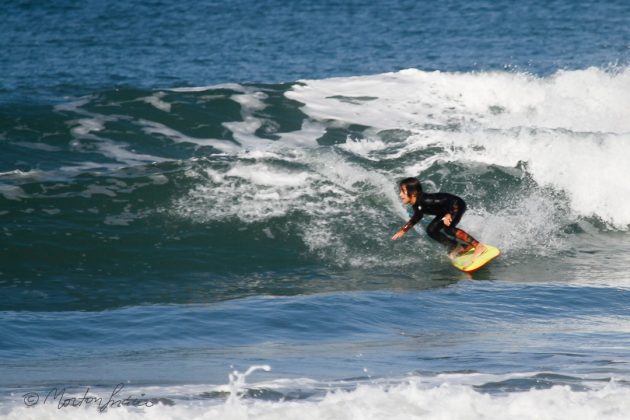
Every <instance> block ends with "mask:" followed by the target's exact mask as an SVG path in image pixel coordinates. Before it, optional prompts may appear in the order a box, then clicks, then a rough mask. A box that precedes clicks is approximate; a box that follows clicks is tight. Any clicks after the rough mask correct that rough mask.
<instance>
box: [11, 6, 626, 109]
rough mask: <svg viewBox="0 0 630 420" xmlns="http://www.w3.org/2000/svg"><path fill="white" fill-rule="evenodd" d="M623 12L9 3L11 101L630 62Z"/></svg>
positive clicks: (611, 8) (597, 8)
mask: <svg viewBox="0 0 630 420" xmlns="http://www.w3.org/2000/svg"><path fill="white" fill-rule="evenodd" d="M628 14H629V11H628V4H627V2H625V1H622V0H620V1H605V2H592V1H573V2H569V1H554V2H545V1H527V2H520V3H518V4H514V2H510V1H498V2H482V1H475V2H472V3H471V2H460V1H443V2H417V1H395V2H380V1H376V2H363V1H344V2H340V1H323V2H318V3H317V4H313V3H312V2H305V1H293V2H288V3H287V2H281V1H266V2H252V1H230V2H223V1H204V2H187V1H184V2H170V1H168V2H167V1H151V2H118V1H116V2H102V1H97V0H94V1H85V2H76V1H59V2H55V3H54V4H48V5H41V4H39V3H37V2H32V1H17V2H10V3H9V4H7V5H5V7H4V11H3V16H4V18H3V23H2V28H3V29H2V32H3V36H2V38H1V39H0V47H1V48H0V51H1V52H0V54H1V55H0V62H2V63H3V65H2V69H1V70H0V72H1V73H0V83H1V85H0V89H2V90H1V91H0V92H1V93H2V97H4V98H5V101H6V100H7V99H11V100H16V101H21V100H25V99H27V98H42V97H52V98H58V97H60V96H66V95H69V96H75V95H80V94H89V93H92V92H94V91H96V90H101V89H111V88H113V87H121V86H125V87H134V88H149V89H151V88H166V87H181V86H206V85H211V84H216V83H225V82H235V83H241V82H265V83H277V82H292V81H294V80H298V79H303V78H314V79H319V78H325V77H331V76H340V75H344V76H355V75H364V74H376V73H383V72H388V71H397V70H400V69H405V68H420V69H425V70H441V71H464V72H468V71H479V70H503V69H508V70H518V71H525V72H533V73H536V74H549V73H553V72H554V71H556V70H557V69H562V68H568V69H576V68H578V69H579V68H585V67H589V66H598V67H607V66H609V65H619V64H621V65H624V64H626V63H627V62H628V58H629V54H630V52H629V48H628V40H629V39H630V34H629V32H630V30H629V29H628Z"/></svg>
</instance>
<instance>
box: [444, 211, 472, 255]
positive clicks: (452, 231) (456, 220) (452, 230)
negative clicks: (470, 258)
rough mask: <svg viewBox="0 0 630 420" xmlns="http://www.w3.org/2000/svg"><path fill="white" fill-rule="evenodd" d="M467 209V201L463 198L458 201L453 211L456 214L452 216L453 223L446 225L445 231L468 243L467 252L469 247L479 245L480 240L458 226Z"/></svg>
mask: <svg viewBox="0 0 630 420" xmlns="http://www.w3.org/2000/svg"><path fill="white" fill-rule="evenodd" d="M465 211H466V203H464V201H463V200H462V201H460V202H458V203H457V205H456V206H455V211H454V212H453V213H455V214H451V216H452V217H453V220H452V221H451V225H450V226H445V227H444V231H445V232H446V233H447V234H448V235H450V236H452V237H454V238H457V239H458V240H459V241H461V242H463V243H465V244H466V247H465V248H464V250H463V252H466V251H468V250H469V249H471V248H473V247H476V246H477V245H479V241H477V240H476V239H475V238H473V237H472V236H470V235H469V234H468V233H466V232H465V231H463V230H462V229H459V228H457V227H456V226H457V224H458V223H459V221H460V220H461V219H462V216H463V215H464V212H465Z"/></svg>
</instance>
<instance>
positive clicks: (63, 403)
mask: <svg viewBox="0 0 630 420" xmlns="http://www.w3.org/2000/svg"><path fill="white" fill-rule="evenodd" d="M124 387H125V385H124V384H122V383H120V384H118V385H116V387H115V388H114V390H113V391H112V393H111V395H109V398H108V399H107V400H106V401H105V400H104V399H103V398H101V397H95V396H92V395H88V394H89V393H90V388H89V387H88V388H87V389H86V390H85V392H84V393H83V396H82V397H67V396H66V388H62V389H61V390H58V389H57V388H53V389H51V390H50V391H48V393H47V394H46V395H45V396H44V399H43V401H41V398H40V394H38V393H37V392H29V393H27V394H24V395H23V398H24V405H26V406H27V407H33V406H36V405H37V404H40V403H41V404H43V405H45V404H55V403H57V408H58V409H62V408H67V407H81V406H83V405H85V406H87V405H96V406H97V407H98V411H99V412H101V413H103V412H105V411H107V409H108V408H119V407H142V406H144V407H153V406H154V405H155V401H152V400H150V399H146V398H134V397H132V396H128V397H127V398H122V397H121V396H120V395H119V394H120V393H121V391H122V390H123V388H124ZM144 395H145V394H141V396H144ZM42 396H43V394H42Z"/></svg>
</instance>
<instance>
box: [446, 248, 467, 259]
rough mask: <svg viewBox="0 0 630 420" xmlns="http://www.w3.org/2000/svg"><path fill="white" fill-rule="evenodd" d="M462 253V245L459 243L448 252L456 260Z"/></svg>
mask: <svg viewBox="0 0 630 420" xmlns="http://www.w3.org/2000/svg"><path fill="white" fill-rule="evenodd" d="M462 254H463V252H462V247H461V246H460V245H457V246H456V247H455V249H454V250H452V251H451V252H449V253H448V257H449V258H450V259H451V260H454V259H455V258H457V257H459V256H460V255H462Z"/></svg>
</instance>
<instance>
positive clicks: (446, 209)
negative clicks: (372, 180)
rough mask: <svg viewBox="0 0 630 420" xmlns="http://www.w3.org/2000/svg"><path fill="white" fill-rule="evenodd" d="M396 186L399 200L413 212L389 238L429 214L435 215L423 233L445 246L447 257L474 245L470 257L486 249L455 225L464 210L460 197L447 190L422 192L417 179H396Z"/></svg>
mask: <svg viewBox="0 0 630 420" xmlns="http://www.w3.org/2000/svg"><path fill="white" fill-rule="evenodd" d="M399 188H400V200H401V201H402V203H403V204H410V205H411V206H412V208H413V215H412V216H411V219H409V221H408V222H407V224H405V226H403V227H402V228H401V229H400V230H399V231H398V232H396V234H395V235H394V236H392V240H394V241H395V240H396V239H398V238H400V237H402V236H403V235H404V234H405V233H407V231H408V230H409V229H411V228H412V227H413V226H414V225H415V224H416V223H418V222H419V221H420V219H422V216H423V215H424V214H431V215H435V216H436V217H435V218H434V219H433V221H432V222H431V223H429V226H427V234H428V235H429V236H430V237H431V239H434V240H436V241H438V242H439V243H441V244H442V245H444V246H446V247H447V249H448V252H449V257H450V258H451V259H452V258H455V257H457V256H458V255H461V254H463V253H465V252H467V251H469V250H470V249H472V248H475V252H474V256H473V258H476V257H477V256H479V255H481V254H482V253H483V251H484V250H485V249H486V247H485V246H484V245H483V244H481V243H480V242H479V241H477V240H475V239H474V238H473V237H472V236H470V235H469V234H468V233H466V232H464V231H463V230H461V229H459V228H457V227H456V226H457V223H459V221H460V220H461V218H462V215H463V214H464V212H465V211H466V203H465V202H464V200H462V199H461V198H459V197H458V196H456V195H453V194H448V193H434V194H428V193H423V192H422V186H421V185H420V181H419V180H418V179H417V178H405V179H403V180H402V181H400V184H399ZM458 241H459V242H458ZM460 243H462V244H463V246H462V245H460Z"/></svg>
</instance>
